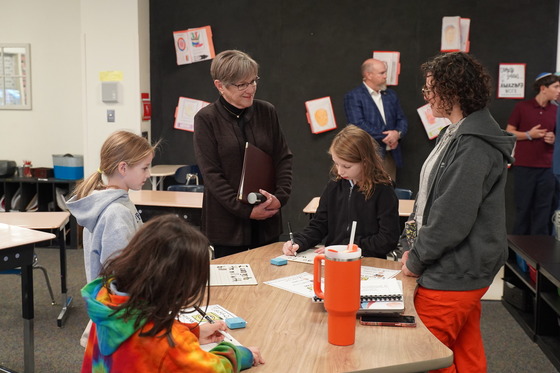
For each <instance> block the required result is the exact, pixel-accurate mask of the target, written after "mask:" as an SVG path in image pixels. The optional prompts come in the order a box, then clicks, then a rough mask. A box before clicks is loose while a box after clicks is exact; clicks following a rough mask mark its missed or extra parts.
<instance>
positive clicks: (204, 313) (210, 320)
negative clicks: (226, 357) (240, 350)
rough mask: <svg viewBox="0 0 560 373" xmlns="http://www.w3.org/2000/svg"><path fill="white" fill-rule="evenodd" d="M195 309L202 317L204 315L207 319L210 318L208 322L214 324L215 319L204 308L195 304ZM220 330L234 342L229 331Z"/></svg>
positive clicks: (226, 337)
mask: <svg viewBox="0 0 560 373" xmlns="http://www.w3.org/2000/svg"><path fill="white" fill-rule="evenodd" d="M194 309H195V310H196V311H197V312H198V313H200V315H201V316H202V317H204V318H205V319H206V320H208V322H209V323H210V324H214V320H212V318H211V317H210V316H208V315H207V314H206V312H204V311H203V310H201V309H200V307H198V306H194ZM218 332H219V333H220V334H221V335H223V336H224V338H225V339H229V341H230V342H233V337H232V336H231V335H230V334H229V333H228V332H224V331H223V330H218Z"/></svg>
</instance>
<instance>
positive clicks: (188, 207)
mask: <svg viewBox="0 0 560 373" xmlns="http://www.w3.org/2000/svg"><path fill="white" fill-rule="evenodd" d="M128 195H129V196H130V200H131V201H132V203H134V204H135V205H136V208H137V209H138V212H139V213H140V215H141V216H142V220H143V221H148V220H149V219H150V218H152V217H154V216H156V215H161V214H166V213H168V214H177V215H178V216H180V217H182V218H183V219H185V220H186V221H188V222H189V223H191V224H193V225H195V226H198V227H199V226H200V222H201V215H202V196H203V195H204V193H201V192H174V191H168V190H131V191H129V193H128Z"/></svg>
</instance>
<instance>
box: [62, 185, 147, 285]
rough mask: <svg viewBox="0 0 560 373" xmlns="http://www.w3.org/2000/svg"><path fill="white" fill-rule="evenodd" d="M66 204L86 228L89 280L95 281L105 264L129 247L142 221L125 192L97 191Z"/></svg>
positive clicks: (85, 249) (85, 254)
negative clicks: (112, 256)
mask: <svg viewBox="0 0 560 373" xmlns="http://www.w3.org/2000/svg"><path fill="white" fill-rule="evenodd" d="M66 204H67V206H68V209H69V210H70V212H71V213H72V215H74V216H75V217H76V220H77V221H78V224H80V225H81V226H83V227H84V262H85V267H86V278H87V282H91V281H92V280H94V279H95V278H96V277H97V276H98V275H99V272H100V271H101V266H102V265H103V264H104V263H105V261H106V260H107V259H108V258H109V257H110V256H111V255H113V254H115V253H116V252H118V251H120V250H122V249H123V248H124V247H125V246H126V245H127V244H128V242H129V241H130V239H131V238H132V236H133V235H134V233H136V231H137V230H138V229H139V228H140V226H141V225H142V218H141V217H140V214H139V213H138V211H137V210H136V207H135V206H134V204H133V203H132V201H130V198H129V197H128V192H127V191H126V190H122V189H107V190H100V191H94V192H93V193H92V194H90V195H89V196H86V197H84V198H82V199H80V200H76V199H75V197H72V198H71V199H70V200H69V201H68V202H67V203H66Z"/></svg>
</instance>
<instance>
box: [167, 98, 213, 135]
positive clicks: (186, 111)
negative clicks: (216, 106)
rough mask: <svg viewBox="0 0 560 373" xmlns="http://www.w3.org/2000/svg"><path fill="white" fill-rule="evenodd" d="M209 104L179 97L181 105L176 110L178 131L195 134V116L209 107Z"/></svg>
mask: <svg viewBox="0 0 560 373" xmlns="http://www.w3.org/2000/svg"><path fill="white" fill-rule="evenodd" d="M209 104H210V103H209V102H206V101H201V100H195V99H192V98H188V97H179V103H178V104H177V109H176V110H175V124H174V125H173V127H174V128H175V129H178V130H183V131H189V132H194V116H195V115H196V113H198V111H199V110H200V109H202V108H203V107H205V106H207V105H209Z"/></svg>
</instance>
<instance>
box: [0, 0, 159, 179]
mask: <svg viewBox="0 0 560 373" xmlns="http://www.w3.org/2000/svg"><path fill="white" fill-rule="evenodd" d="M0 9H1V11H0V42H4V43H29V44H31V84H32V86H31V88H32V93H31V94H32V100H33V102H32V110H0V159H9V160H15V161H16V162H17V163H18V165H21V164H22V161H23V160H24V159H30V160H31V161H32V162H33V166H35V167H52V154H60V153H74V154H83V155H84V161H85V172H86V175H87V174H89V173H91V172H94V171H95V170H96V169H97V167H98V163H99V149H100V147H101V144H102V143H103V141H104V140H105V138H106V137H107V136H108V135H109V134H110V133H111V132H113V131H115V130H118V129H129V130H131V131H133V132H135V133H138V134H139V133H140V132H141V128H142V126H143V127H144V128H148V127H149V122H144V124H143V123H142V120H141V111H140V108H141V106H140V92H141V89H142V91H144V92H149V18H148V13H149V0H119V1H111V0H95V1H91V0H80V1H76V0H49V1H44V0H23V1H13V0H0ZM112 70H118V71H121V72H122V73H123V80H122V81H121V82H120V83H119V84H120V92H119V93H120V101H119V103H116V104H105V103H103V102H102V101H101V82H100V78H99V73H100V72H102V71H112ZM107 109H114V110H115V112H116V116H115V117H116V121H115V122H114V123H107V120H106V115H107Z"/></svg>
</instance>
